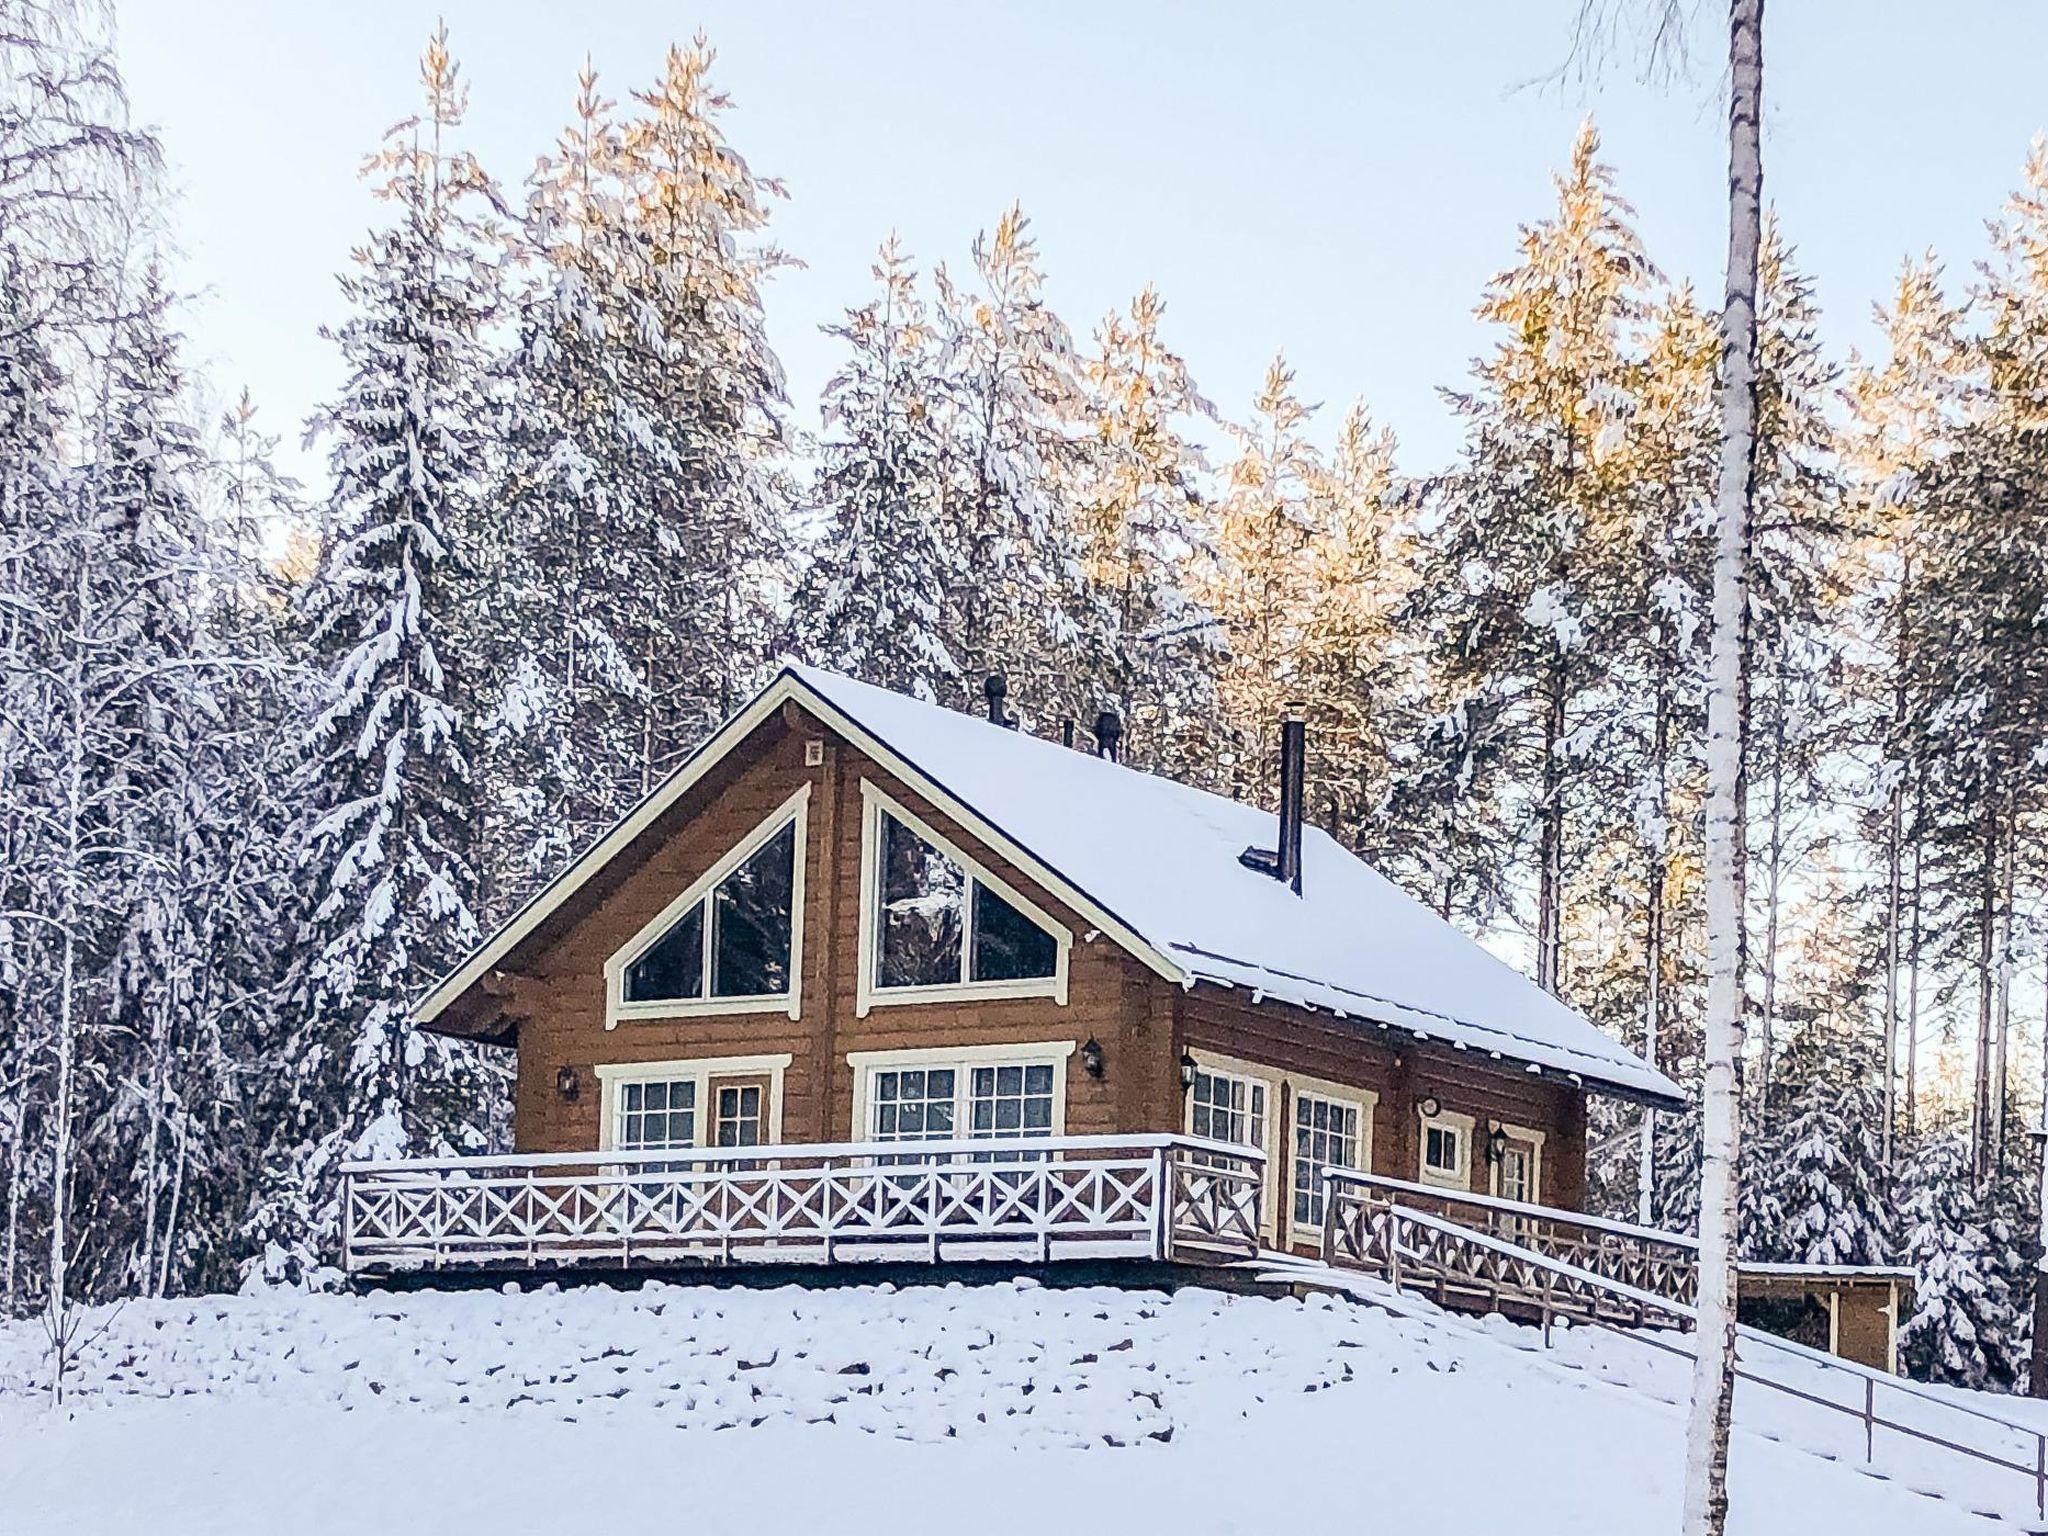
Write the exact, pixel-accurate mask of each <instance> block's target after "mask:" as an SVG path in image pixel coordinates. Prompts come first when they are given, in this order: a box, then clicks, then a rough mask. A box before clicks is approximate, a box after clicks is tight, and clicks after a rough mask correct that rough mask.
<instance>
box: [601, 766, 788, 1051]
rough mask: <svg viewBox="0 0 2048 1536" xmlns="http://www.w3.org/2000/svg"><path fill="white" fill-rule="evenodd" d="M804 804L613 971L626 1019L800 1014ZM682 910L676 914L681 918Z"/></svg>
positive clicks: (707, 882) (766, 829)
mask: <svg viewBox="0 0 2048 1536" xmlns="http://www.w3.org/2000/svg"><path fill="white" fill-rule="evenodd" d="M805 800H806V797H805V796H803V795H799V796H798V797H796V798H795V799H794V800H793V801H792V802H791V803H789V804H787V805H785V806H783V807H782V808H781V809H780V810H778V811H777V812H776V813H775V815H774V816H772V817H770V818H769V819H768V820H767V821H766V822H764V823H762V825H761V826H760V827H758V828H756V829H755V831H754V832H753V834H752V835H750V836H749V837H748V838H747V839H746V841H744V842H743V843H741V844H740V845H739V846H738V847H737V848H735V849H734V850H733V852H732V853H731V854H729V855H728V856H727V857H726V858H725V859H724V860H723V861H721V863H720V864H719V865H718V866H717V867H715V868H713V869H712V870H711V871H710V872H709V873H708V874H707V875H706V876H705V877H704V879H702V880H700V881H699V882H698V883H697V885H696V886H694V887H692V888H691V890H689V891H687V892H685V893H684V894H683V896H682V897H681V898H680V899H679V901H678V902H677V903H675V904H672V905H671V906H670V908H669V910H668V911H666V912H664V913H663V914H662V915H661V916H660V917H659V918H657V919H655V922H654V923H652V924H650V925H649V930H653V931H652V932H650V931H648V930H643V931H642V932H641V933H640V934H638V935H636V936H635V937H634V939H633V940H632V942H631V943H629V944H627V945H626V946H625V948H624V949H622V950H620V952H619V953H618V954H617V955H615V956H614V957H613V960H612V964H611V966H610V967H609V969H610V970H611V972H612V974H613V976H614V977H615V978H616V980H615V982H614V988H615V990H614V993H613V1000H614V1003H615V1004H616V1005H617V1006H618V1007H619V1008H621V1009H623V1010H624V1011H626V1012H629V1013H631V1012H641V1013H650V1012H651V1013H660V1012H663V1011H668V1010H669V1009H670V1008H671V1007H672V1006H673V1005H692V1006H693V1009H711V1010H715V1009H716V1007H717V1006H718V1005H720V1004H730V1003H734V1002H740V1003H748V1002H777V1003H779V1002H781V1001H783V1000H785V999H787V1000H788V1001H789V1003H790V1005H791V1007H792V1009H793V1008H794V1006H795V997H794V990H793V985H792V983H793V980H794V977H795V975H796V970H797V967H798V965H799V964H800V961H799V960H798V958H797V957H798V954H799V952H800V947H801V938H800V935H799V934H798V932H797V923H796V911H797V907H798V905H799V904H800V902H801V900H802V889H801V887H802V871H801V868H800V864H801V860H802V852H801V850H802V847H803V824H804V805H805ZM678 907H680V910H678Z"/></svg>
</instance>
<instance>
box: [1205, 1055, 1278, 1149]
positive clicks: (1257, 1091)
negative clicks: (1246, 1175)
mask: <svg viewBox="0 0 2048 1536" xmlns="http://www.w3.org/2000/svg"><path fill="white" fill-rule="evenodd" d="M1188 1129H1189V1130H1190V1131H1192V1132H1193V1133H1194V1134H1195V1135H1197V1136H1206V1137H1208V1138H1209V1139H1210V1140H1211V1141H1231V1142H1237V1143H1239V1144H1240V1145H1243V1146H1248V1147H1263V1146H1264V1145H1265V1144H1266V1085H1265V1084H1264V1083H1262V1082H1260V1081H1259V1080H1258V1079H1257V1078H1255V1077H1236V1076H1233V1075H1232V1074H1230V1073H1228V1072H1203V1071H1197V1072H1196V1073H1195V1086H1194V1090H1193V1094H1192V1109H1191V1113H1190V1118H1189V1121H1188Z"/></svg>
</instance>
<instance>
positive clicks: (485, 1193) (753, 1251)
mask: <svg viewBox="0 0 2048 1536" xmlns="http://www.w3.org/2000/svg"><path fill="white" fill-rule="evenodd" d="M1261 1164H1262V1159H1261V1156H1260V1154H1259V1152H1258V1151H1257V1150H1256V1149H1254V1148H1249V1147H1240V1146H1229V1145H1225V1144H1224V1143H1221V1142H1211V1141H1205V1140H1201V1139H1198V1138H1195V1137H1188V1136H1064V1137H1037V1138H976V1139H972V1140H960V1141H931V1142H889V1143H880V1142H870V1143H845V1144H840V1145H831V1146H818V1145H811V1146H806V1145H786V1146H774V1147H735V1148H708V1147H699V1148H692V1149H689V1150H686V1151H661V1152H600V1153H561V1154H548V1153H542V1154H531V1155H522V1156H514V1157H468V1158H441V1159H421V1160H414V1161H406V1162H380V1163H354V1164H350V1165H349V1166H348V1167H347V1168H345V1169H344V1170H343V1190H342V1202H343V1204H342V1209H343V1259H344V1265H345V1267H346V1268H347V1269H348V1271H349V1272H350V1273H358V1274H359V1273H396V1272H402V1271H415V1270H451V1269H491V1268H496V1269H506V1268H543V1267H553V1266H564V1265H567V1266H574V1265H587V1266H595V1267H604V1268H641V1267H648V1266H660V1265H665V1264H691V1263H710V1264H741V1263H827V1264H830V1263H847V1262H863V1261H874V1260H888V1259H908V1260H918V1259H923V1260H928V1261H931V1262H941V1261H956V1260H973V1259H990V1260H1011V1261H1025V1262H1041V1263H1042V1262H1050V1261H1053V1260H1059V1259H1108V1258H1149V1259H1157V1260H1172V1259H1188V1260H1229V1259H1237V1258H1249V1257H1252V1256H1253V1255H1255V1254H1256V1253H1257V1252H1258V1251H1259V1221H1260V1191H1261V1188H1262V1186H1263V1182H1264V1180H1263V1170H1262V1166H1261Z"/></svg>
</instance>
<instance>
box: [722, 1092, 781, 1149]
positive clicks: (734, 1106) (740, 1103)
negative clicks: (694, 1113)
mask: <svg viewBox="0 0 2048 1536" xmlns="http://www.w3.org/2000/svg"><path fill="white" fill-rule="evenodd" d="M767 1098H768V1093H767V1089H766V1087H765V1086H764V1085H763V1084H761V1083H757V1082H738V1083H713V1084H712V1087H711V1133H712V1134H711V1144H712V1145H713V1146H717V1147H758V1146H760V1145H761V1143H762V1141H763V1140H764V1138H763V1136H762V1134H761V1129H762V1120H763V1109H764V1106H765V1105H766V1103H767Z"/></svg>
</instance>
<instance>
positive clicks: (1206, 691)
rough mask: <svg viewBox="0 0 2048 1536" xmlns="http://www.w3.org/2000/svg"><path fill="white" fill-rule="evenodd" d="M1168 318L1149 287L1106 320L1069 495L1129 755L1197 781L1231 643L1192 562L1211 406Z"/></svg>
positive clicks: (1106, 677) (1091, 618)
mask: <svg viewBox="0 0 2048 1536" xmlns="http://www.w3.org/2000/svg"><path fill="white" fill-rule="evenodd" d="M1165 312H1166V305H1165V302H1164V301H1163V300H1162V299H1161V298H1160V297H1159V294H1158V293H1157V291H1156V290H1154V289H1152V288H1146V289H1144V290H1143V291H1142V292H1140V293H1139V294H1138V296H1137V297H1136V298H1135V299H1133V300H1132V301H1131V303H1130V306H1129V308H1128V309H1127V310H1124V311H1112V312H1111V313H1110V314H1109V315H1107V316H1106V317H1104V319H1103V321H1102V324H1101V325H1100V326H1098V327H1097V328H1096V332H1095V346H1094V350H1093V351H1092V352H1091V353H1090V355H1089V356H1088V358H1087V360H1086V363H1085V366H1084V387H1085V391H1086V401H1085V416H1084V418H1083V426H1084V432H1083V436H1082V438H1081V441H1080V442H1079V443H1078V445H1077V448H1076V457H1077V464H1076V468H1075V479H1076V487H1075V491H1074V495H1073V498H1072V500H1073V515H1074V517H1075V518H1076V519H1077V520H1078V523H1079V528H1080V539H1081V548H1082V574H1083V576H1084V578H1085V588H1084V590H1085V593H1086V597H1087V601H1086V602H1085V603H1084V604H1083V605H1082V606H1081V608H1080V610H1079V612H1078V613H1077V615H1076V618H1077V622H1078V623H1079V624H1080V625H1082V626H1083V633H1082V635H1081V638H1080V641H1079V645H1080V648H1081V650H1082V652H1083V666H1084V668H1085V670H1086V672H1087V674H1088V676H1089V677H1090V678H1092V680H1093V681H1094V683H1095V685H1096V687H1097V689H1098V690H1099V693H1100V699H1101V702H1102V703H1103V704H1105V705H1107V706H1108V707H1110V708H1113V709H1114V710H1116V712H1117V713H1118V714H1119V715H1120V716H1121V717H1122V718H1123V720H1124V723H1125V730H1124V757H1125V760H1126V761H1128V762H1131V763H1133V764H1135V765H1136V766H1138V767H1141V768H1145V769H1148V770H1150V771H1152V772H1157V773H1164V774H1166V775H1168V776H1169V777H1172V778H1176V779H1181V780H1184V781H1189V782H1193V781H1197V780H1199V779H1200V778H1202V777H1203V776H1204V773H1205V770H1206V766H1207V763H1208V760H1209V758H1210V757H1211V755H1212V753H1213V750H1214V742H1215V737H1214V725H1215V712H1216V674H1217V669H1218V666H1219V663H1220V662H1221V660H1222V656H1223V645H1222V642H1221V636H1220V634H1219V632H1218V626H1217V624H1216V622H1215V619H1214V616H1213V615H1211V614H1210V613H1209V612H1208V610H1207V609H1206V608H1205V607H1204V606H1203V605H1202V604H1201V603H1200V602H1199V601H1198V600H1197V599H1196V598H1195V597H1194V596H1193V594H1192V591H1191V587H1192V586H1193V583H1192V582H1191V581H1190V578H1189V572H1190V570H1191V568H1192V567H1193V566H1194V565H1196V564H1197V563H1198V562H1202V561H1206V560H1209V559H1211V558H1213V550H1212V548H1211V546H1210V543H1209V539H1208V535H1207V532H1206V529H1205V527H1204V524H1205V522H1206V518H1205V516H1204V506H1203V498H1202V490H1201V486H1202V481H1203V477H1204V474H1205V471H1206V465H1205V464H1204V462H1203V459H1202V455H1201V452H1200V450H1199V449H1198V448H1196V446H1195V445H1194V444H1193V443H1192V442H1191V441H1189V439H1188V438H1187V436H1186V435H1185V433H1186V429H1187V428H1188V426H1189V425H1190V424H1192V423H1193V422H1194V421H1196V420H1199V419H1202V418H1205V417H1209V416H1213V414H1214V411H1213V408H1212V407H1211V406H1210V405H1209V403H1208V402H1207V401H1206V400H1204V399H1203V398H1202V396H1201V395H1200V394H1199V393H1198V392H1197V390H1196V388H1195V384H1194V380H1193V379H1192V378H1191V377H1190V375H1189V373H1188V367H1187V364H1186V363H1185V362H1184V361H1183V360H1182V359H1181V358H1180V356H1179V355H1178V354H1176V353H1175V352H1173V351H1172V350H1171V349H1170V348H1168V347H1167V345H1166V343H1165V341H1164V340H1163V339H1162V338H1161V336H1160V334H1159V327H1160V322H1161V320H1162V319H1163V317H1164V315H1165Z"/></svg>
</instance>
